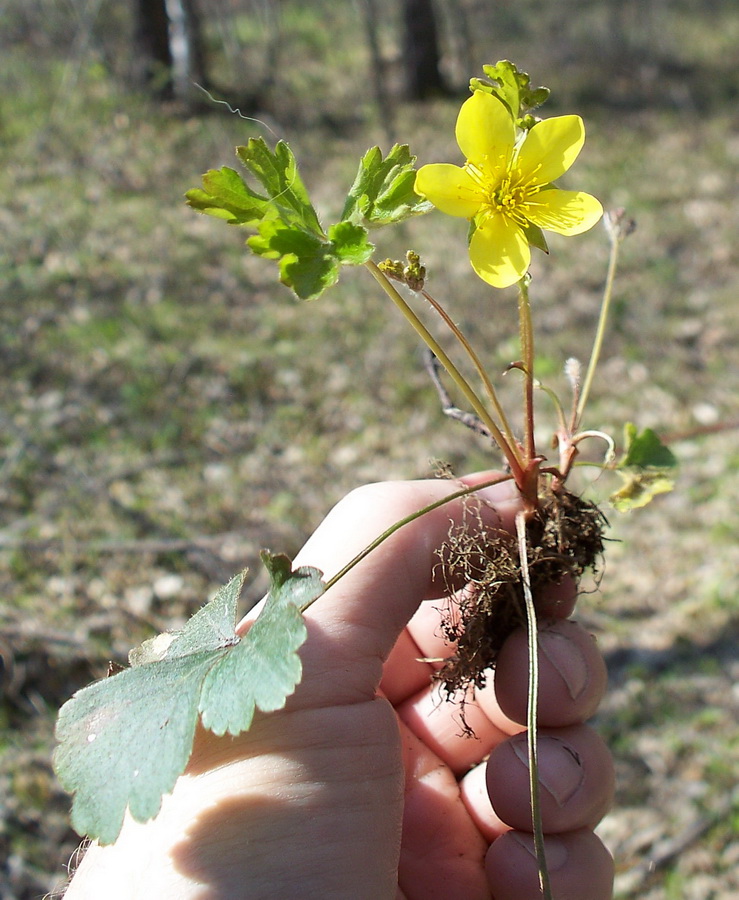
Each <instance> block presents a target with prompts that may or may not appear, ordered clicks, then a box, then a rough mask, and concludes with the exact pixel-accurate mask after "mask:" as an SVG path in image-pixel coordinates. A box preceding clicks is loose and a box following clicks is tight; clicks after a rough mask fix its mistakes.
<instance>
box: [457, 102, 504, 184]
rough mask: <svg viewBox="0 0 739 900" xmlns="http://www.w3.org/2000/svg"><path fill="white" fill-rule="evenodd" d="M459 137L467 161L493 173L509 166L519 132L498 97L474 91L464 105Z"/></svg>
mask: <svg viewBox="0 0 739 900" xmlns="http://www.w3.org/2000/svg"><path fill="white" fill-rule="evenodd" d="M456 135H457V143H458V144H459V149H460V150H461V151H462V153H464V155H465V158H466V159H468V160H469V161H470V162H473V163H475V164H477V165H478V166H480V167H481V168H483V169H485V171H487V172H491V173H494V172H496V171H499V170H500V169H501V168H505V167H506V166H507V165H508V161H509V160H510V158H511V154H512V153H513V144H514V141H515V139H516V130H515V127H514V125H513V119H512V118H511V114H510V112H509V111H508V110H507V109H506V107H505V106H504V105H503V103H502V102H501V101H500V100H498V98H497V97H494V96H493V95H492V94H486V93H485V92H484V91H475V92H474V94H473V95H472V96H471V97H470V98H469V100H465V102H464V103H463V104H462V108H461V109H460V111H459V115H458V116H457V127H456Z"/></svg>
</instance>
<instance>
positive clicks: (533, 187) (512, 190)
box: [465, 161, 541, 225]
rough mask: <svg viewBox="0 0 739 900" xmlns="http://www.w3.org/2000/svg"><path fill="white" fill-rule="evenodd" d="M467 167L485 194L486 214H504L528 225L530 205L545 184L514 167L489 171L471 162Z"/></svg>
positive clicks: (484, 207)
mask: <svg viewBox="0 0 739 900" xmlns="http://www.w3.org/2000/svg"><path fill="white" fill-rule="evenodd" d="M465 168H466V169H467V171H468V172H469V173H470V175H472V177H473V178H474V179H475V181H476V182H477V185H478V188H479V190H480V193H481V194H482V197H483V201H482V211H483V213H487V214H488V215H494V214H501V213H502V214H503V215H504V216H507V217H508V218H509V219H512V220H513V221H514V222H516V224H518V225H525V224H526V221H527V220H526V212H525V211H526V206H527V204H528V203H530V201H531V199H532V198H533V197H534V195H535V194H538V192H539V191H540V190H541V185H538V184H536V182H532V181H530V180H529V181H524V180H523V179H522V178H521V174H520V172H518V171H517V170H516V169H515V168H511V167H510V166H508V167H506V168H505V169H504V170H503V172H502V173H501V172H500V170H498V171H497V172H496V171H495V169H494V168H493V171H492V172H491V171H487V172H486V171H485V169H484V168H483V167H481V166H478V165H476V164H475V163H472V162H469V161H468V162H467V165H466V166H465Z"/></svg>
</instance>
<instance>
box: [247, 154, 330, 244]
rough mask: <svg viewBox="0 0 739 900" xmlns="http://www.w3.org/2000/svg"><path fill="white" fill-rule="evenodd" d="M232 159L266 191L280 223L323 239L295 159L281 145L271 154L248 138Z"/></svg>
mask: <svg viewBox="0 0 739 900" xmlns="http://www.w3.org/2000/svg"><path fill="white" fill-rule="evenodd" d="M236 155H237V156H238V157H239V159H240V160H241V161H242V162H243V164H244V165H245V166H246V168H247V169H248V170H249V171H250V172H251V173H252V175H254V177H255V178H256V179H257V180H258V181H259V182H260V184H261V185H262V187H263V188H264V189H265V190H266V192H267V196H268V197H269V198H270V200H272V202H273V204H274V206H275V207H276V208H277V209H279V210H280V213H281V217H282V219H283V221H285V222H288V223H291V224H298V225H301V226H302V227H303V228H305V229H306V230H307V231H309V232H312V233H313V234H315V235H317V236H319V237H322V236H323V229H322V228H321V223H320V222H319V221H318V216H317V215H316V211H315V209H314V208H313V205H312V203H311V202H310V197H309V196H308V191H307V190H306V189H305V185H304V184H303V181H302V179H301V177H300V174H299V172H298V165H297V163H296V161H295V157H294V156H293V153H292V151H291V150H290V148H289V147H288V145H287V144H286V143H285V142H284V141H278V142H277V144H276V146H275V149H274V152H273V151H271V150H270V149H269V147H268V146H267V144H266V142H265V141H264V139H263V138H251V139H250V141H249V143H248V144H247V145H246V146H245V147H237V148H236Z"/></svg>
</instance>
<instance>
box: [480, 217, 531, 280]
mask: <svg viewBox="0 0 739 900" xmlns="http://www.w3.org/2000/svg"><path fill="white" fill-rule="evenodd" d="M470 262H471V263H472V268H473V269H474V270H475V272H477V274H478V275H479V276H480V278H482V280H483V281H487V283H488V284H492V285H493V287H497V288H504V287H508V286H509V285H511V284H515V283H516V282H517V281H520V280H521V278H523V276H524V275H525V274H526V272H527V270H528V268H529V263H530V262H531V250H530V249H529V244H528V241H527V240H526V237H525V235H524V233H523V231H522V230H521V229H520V228H519V226H518V225H516V223H515V222H514V221H512V220H511V219H509V218H508V217H507V216H503V215H501V214H500V213H497V214H495V215H491V216H485V217H484V218H481V221H480V222H479V224H478V227H477V228H476V229H475V232H474V234H473V235H472V240H471V241H470Z"/></svg>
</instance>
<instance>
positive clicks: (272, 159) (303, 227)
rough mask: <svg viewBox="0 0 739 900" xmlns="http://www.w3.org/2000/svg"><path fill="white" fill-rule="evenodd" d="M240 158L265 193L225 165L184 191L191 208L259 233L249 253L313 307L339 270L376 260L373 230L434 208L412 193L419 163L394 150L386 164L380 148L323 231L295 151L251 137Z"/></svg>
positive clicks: (249, 241)
mask: <svg viewBox="0 0 739 900" xmlns="http://www.w3.org/2000/svg"><path fill="white" fill-rule="evenodd" d="M236 155H237V156H238V158H239V159H240V160H241V162H242V163H243V164H244V166H245V167H246V169H247V170H248V171H249V172H250V173H251V174H252V175H253V176H254V178H256V180H257V181H258V182H259V183H260V184H261V186H262V187H263V188H264V191H265V193H266V196H263V195H261V194H258V193H256V191H254V190H252V188H250V187H249V185H248V184H247V183H246V182H245V181H244V179H243V178H242V177H241V175H239V173H238V172H236V171H235V170H234V169H231V168H229V167H228V166H224V167H223V168H221V169H212V170H210V171H209V172H206V174H205V175H204V176H203V188H202V189H201V188H194V189H192V190H190V191H188V192H187V194H186V198H187V203H188V204H189V205H190V206H191V207H192V208H193V209H195V210H197V211H198V212H201V213H205V214H206V215H210V216H214V217H215V218H218V219H223V220H224V221H226V222H228V223H229V224H230V225H243V226H245V227H247V228H253V229H255V230H256V232H257V233H256V234H255V235H253V236H252V237H250V238H248V239H247V242H246V243H247V246H248V247H249V249H250V250H251V251H252V252H253V253H255V254H256V255H257V256H263V257H264V258H265V259H274V260H276V261H277V264H278V267H279V272H280V281H281V282H282V283H283V284H285V285H286V286H287V287H289V288H292V290H293V291H295V293H296V294H297V295H298V297H300V298H301V299H302V300H313V299H315V298H317V297H320V296H321V294H322V293H323V292H324V291H325V290H326V289H327V288H329V287H331V285H333V284H335V283H336V282H337V281H338V279H339V272H340V269H341V266H359V265H362V264H363V263H365V262H367V261H368V260H369V259H370V257H371V256H372V251H373V250H374V246H373V245H372V243H371V242H370V241H369V238H368V235H367V229H368V228H376V227H380V226H382V225H391V224H395V223H396V222H401V221H402V220H403V219H406V218H408V217H409V216H415V215H420V214H421V213H424V212H428V211H429V210H430V209H431V208H432V207H431V204H430V203H428V202H426V201H425V200H421V198H420V197H419V196H418V195H417V194H416V193H415V192H414V190H413V184H414V182H415V177H416V173H415V169H414V168H413V164H414V162H415V157H414V156H411V154H410V151H409V150H408V147H407V145H398V144H396V145H395V146H394V147H393V148H392V150H391V151H390V153H388V155H387V157H385V158H384V159H383V156H382V153H381V151H380V149H379V147H373V148H372V149H371V150H369V151H367V153H366V154H365V155H364V157H363V158H362V160H361V162H360V165H359V171H358V172H357V177H356V179H355V181H354V184H353V185H352V187H351V189H350V191H349V195H348V197H347V200H346V203H345V205H344V211H343V213H342V216H341V221H339V222H337V223H336V224H335V225H332V226H331V227H330V228H329V229H328V232H327V233H326V232H324V230H323V228H322V227H321V224H320V222H319V219H318V215H317V214H316V211H315V209H314V208H313V205H312V204H311V202H310V198H309V196H308V192H307V190H306V188H305V185H304V184H303V182H302V180H301V178H300V174H299V173H298V167H297V163H296V162H295V157H294V156H293V153H292V151H291V150H290V148H289V147H288V146H287V144H286V143H285V142H284V141H279V142H278V143H277V145H276V146H275V149H274V151H271V150H270V149H269V148H268V147H267V145H266V143H265V142H264V140H263V139H262V138H253V139H252V140H250V141H249V143H248V144H247V145H246V146H245V147H237V148H236Z"/></svg>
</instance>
